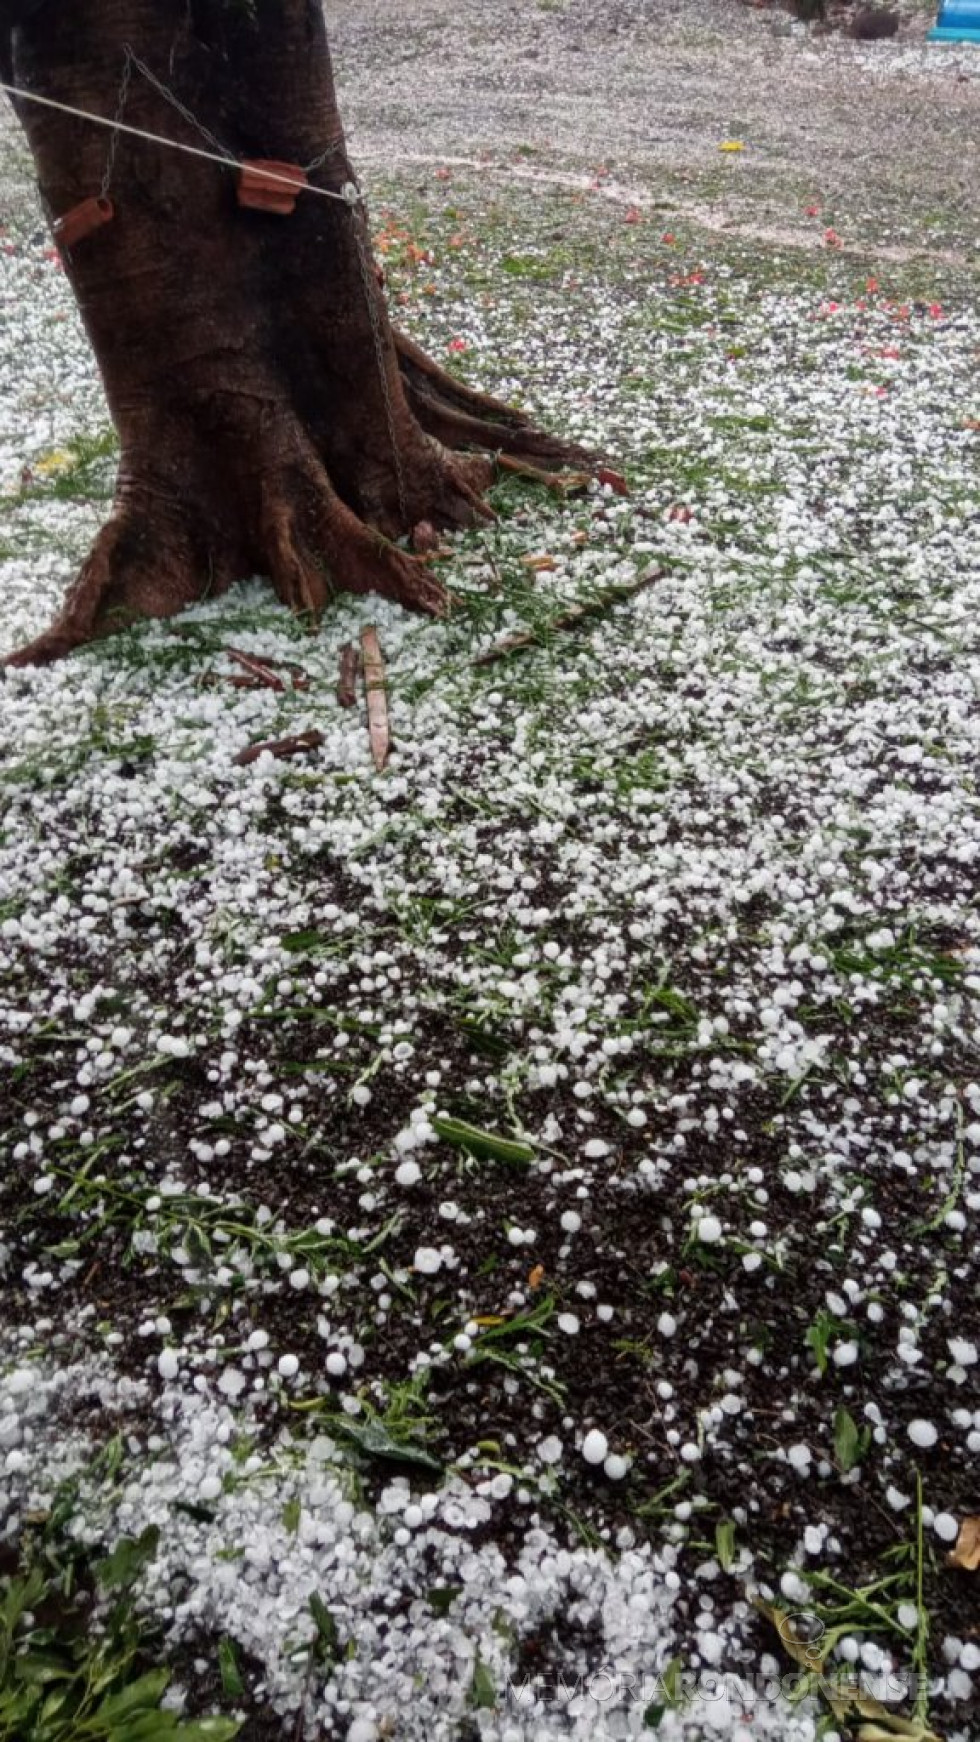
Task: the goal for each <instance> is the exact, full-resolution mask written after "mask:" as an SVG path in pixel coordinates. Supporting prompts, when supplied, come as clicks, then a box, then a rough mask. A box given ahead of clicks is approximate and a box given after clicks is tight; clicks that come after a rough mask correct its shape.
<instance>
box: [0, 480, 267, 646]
mask: <svg viewBox="0 0 980 1742" xmlns="http://www.w3.org/2000/svg"><path fill="white" fill-rule="evenodd" d="M197 567H198V563H197V561H196V560H195V554H194V552H193V549H192V540H191V538H190V536H189V534H188V532H187V531H183V532H180V533H176V532H174V531H173V529H172V528H171V527H169V526H161V525H158V524H155V523H154V522H153V521H152V520H151V519H150V517H149V516H145V515H142V514H139V513H138V512H137V511H136V510H131V509H129V508H127V507H123V506H120V507H117V508H116V509H115V511H114V512H113V515H112V518H111V519H110V520H109V521H108V522H107V523H106V525H105V526H104V527H103V528H102V530H101V532H100V533H99V534H98V536H97V538H96V540H95V543H94V545H93V546H92V549H91V551H90V552H89V555H88V556H87V558H86V559H85V562H84V563H83V564H82V567H81V569H80V570H79V572H78V575H77V577H76V579H75V581H74V583H73V585H72V587H71V589H70V591H69V593H68V596H67V598H66V600H65V603H64V605H63V606H62V609H61V611H60V612H59V613H58V616H57V617H56V618H55V620H54V622H53V623H52V624H50V626H49V627H48V628H47V629H46V630H44V632H43V634H41V635H39V636H38V637H37V638H36V640H34V641H31V642H28V644H27V645H26V647H19V648H17V649H16V651H15V652H13V653H10V654H7V656H6V658H5V659H3V660H2V661H0V664H3V665H11V666H24V665H51V664H53V663H54V661H55V660H58V659H64V657H65V656H66V654H69V653H72V652H74V650H75V648H77V647H83V646H85V645H86V643H88V642H90V641H98V640H101V639H102V638H103V637H104V636H106V635H111V634H113V633H116V632H118V631H119V630H121V629H126V628H128V627H129V626H130V625H131V624H132V623H134V622H137V621H138V620H139V619H140V618H144V617H172V616H175V615H176V613H177V612H178V611H182V610H184V608H185V606H187V605H190V604H192V603H193V602H194V601H195V600H196V599H199V598H201V597H202V596H203V595H205V594H207V593H218V592H223V591H224V590H225V588H226V587H227V586H228V585H229V584H230V582H231V580H232V578H233V577H232V576H231V575H230V574H223V575H222V574H218V573H216V572H215V570H214V569H213V568H212V570H211V572H210V573H209V574H206V575H205V576H204V577H203V578H201V579H195V570H196V569H197Z"/></svg>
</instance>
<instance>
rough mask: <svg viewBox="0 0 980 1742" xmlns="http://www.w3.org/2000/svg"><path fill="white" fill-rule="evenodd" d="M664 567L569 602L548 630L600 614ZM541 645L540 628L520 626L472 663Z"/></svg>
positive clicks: (654, 578) (656, 576) (489, 662)
mask: <svg viewBox="0 0 980 1742" xmlns="http://www.w3.org/2000/svg"><path fill="white" fill-rule="evenodd" d="M666 573H667V570H666V569H657V568H653V569H647V571H646V573H645V574H642V575H641V576H640V578H639V580H636V581H631V582H630V584H629V586H626V587H604V588H603V589H602V592H601V593H597V594H596V596H595V598H594V599H584V600H583V601H582V602H581V603H580V604H578V605H569V606H568V608H567V610H565V611H562V612H561V613H560V614H559V615H558V616H557V617H553V618H552V619H551V622H550V623H549V624H548V630H549V632H550V631H551V630H554V629H574V628H575V627H576V625H577V624H579V623H581V622H582V621H583V620H584V619H586V618H588V617H601V616H603V615H604V613H605V612H606V611H608V610H609V608H610V606H612V605H620V604H622V603H623V601H624V600H626V599H632V598H633V595H634V594H635V593H640V592H642V590H643V588H644V587H648V586H649V585H650V584H651V582H652V581H659V580H662V579H663V577H664V575H665V574H666ZM540 645H541V632H540V630H537V629H519V630H517V631H516V632H515V633H514V634H513V635H505V636H504V638H503V640H502V641H495V642H494V644H493V646H492V647H488V648H487V649H486V650H485V651H484V652H483V653H478V654H477V656H476V658H475V659H474V661H473V664H474V665H493V664H494V663H495V662H496V661H497V660H498V659H506V658H507V655H508V654H510V653H524V652H526V650H527V649H528V648H529V647H539V646H540Z"/></svg>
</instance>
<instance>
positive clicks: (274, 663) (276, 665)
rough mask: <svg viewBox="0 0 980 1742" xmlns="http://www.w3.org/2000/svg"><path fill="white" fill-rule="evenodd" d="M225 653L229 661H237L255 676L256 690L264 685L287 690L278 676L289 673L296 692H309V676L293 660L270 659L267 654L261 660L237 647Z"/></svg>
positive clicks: (230, 648)
mask: <svg viewBox="0 0 980 1742" xmlns="http://www.w3.org/2000/svg"><path fill="white" fill-rule="evenodd" d="M225 653H226V655H227V657H228V658H229V659H232V660H234V661H235V663H236V665H240V666H243V667H244V669H245V670H246V671H250V672H251V673H252V674H253V676H254V678H255V686H254V687H255V688H258V687H259V686H260V685H264V686H265V687H266V688H267V689H278V690H282V689H285V687H286V686H285V684H284V683H283V681H282V679H281V678H280V677H279V676H277V673H278V672H280V671H285V672H288V673H289V677H290V681H291V683H292V686H293V689H294V690H308V689H309V687H310V679H309V674H308V673H307V672H305V671H304V670H303V667H302V666H301V665H295V664H294V663H293V661H292V660H291V659H270V658H269V657H268V655H267V654H263V655H262V657H261V659H259V658H258V657H257V656H256V655H255V654H254V653H242V652H241V651H240V650H239V649H238V648H237V647H226V648H225Z"/></svg>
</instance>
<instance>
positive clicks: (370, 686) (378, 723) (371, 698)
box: [361, 627, 391, 773]
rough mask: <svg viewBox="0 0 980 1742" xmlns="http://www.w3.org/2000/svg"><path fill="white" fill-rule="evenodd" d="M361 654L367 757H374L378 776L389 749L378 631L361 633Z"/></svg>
mask: <svg viewBox="0 0 980 1742" xmlns="http://www.w3.org/2000/svg"><path fill="white" fill-rule="evenodd" d="M361 654H362V656H363V660H364V693H365V695H366V697H367V716H368V735H369V737H370V739H371V754H372V756H373V757H374V766H375V768H376V769H377V770H378V772H379V773H380V771H381V769H382V768H383V767H384V765H385V763H386V762H387V760H388V752H389V750H390V749H391V725H390V723H389V719H388V694H387V689H386V687H385V667H384V660H383V659H382V657H381V644H380V642H379V641H378V631H377V630H376V629H375V628H373V627H371V628H368V629H362V630H361Z"/></svg>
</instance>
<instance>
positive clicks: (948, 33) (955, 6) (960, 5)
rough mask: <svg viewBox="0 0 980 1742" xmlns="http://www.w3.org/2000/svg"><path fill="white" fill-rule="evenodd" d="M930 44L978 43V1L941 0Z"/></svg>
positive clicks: (979, 23)
mask: <svg viewBox="0 0 980 1742" xmlns="http://www.w3.org/2000/svg"><path fill="white" fill-rule="evenodd" d="M929 41H930V42H980V0H942V5H941V7H940V10H939V17H938V18H937V20H936V25H935V28H934V29H933V30H930V32H929Z"/></svg>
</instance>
